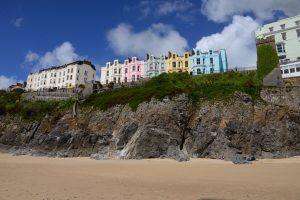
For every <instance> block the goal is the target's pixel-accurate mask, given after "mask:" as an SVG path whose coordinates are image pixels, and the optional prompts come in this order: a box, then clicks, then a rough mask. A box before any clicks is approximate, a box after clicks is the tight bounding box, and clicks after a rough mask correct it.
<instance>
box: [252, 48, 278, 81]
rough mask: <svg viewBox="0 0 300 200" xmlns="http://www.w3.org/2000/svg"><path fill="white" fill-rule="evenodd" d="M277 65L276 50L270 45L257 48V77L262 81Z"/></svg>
mask: <svg viewBox="0 0 300 200" xmlns="http://www.w3.org/2000/svg"><path fill="white" fill-rule="evenodd" d="M278 63H279V59H278V55H277V53H276V50H275V49H274V48H273V47H272V46H271V45H261V46H258V47H257V76H258V78H259V79H260V80H262V79H263V78H264V77H265V76H266V75H267V74H269V73H270V72H271V71H272V70H273V69H274V68H275V67H277V65H278Z"/></svg>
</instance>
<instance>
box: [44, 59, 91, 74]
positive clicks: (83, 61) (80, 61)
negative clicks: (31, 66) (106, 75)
mask: <svg viewBox="0 0 300 200" xmlns="http://www.w3.org/2000/svg"><path fill="white" fill-rule="evenodd" d="M76 64H77V65H83V64H86V65H89V66H91V68H93V70H96V67H95V66H94V65H93V64H92V63H91V62H90V61H88V60H78V61H75V62H72V63H68V64H64V65H60V66H53V67H49V68H47V69H41V70H40V71H39V73H41V72H43V71H50V70H55V69H62V68H65V67H67V66H69V65H76Z"/></svg>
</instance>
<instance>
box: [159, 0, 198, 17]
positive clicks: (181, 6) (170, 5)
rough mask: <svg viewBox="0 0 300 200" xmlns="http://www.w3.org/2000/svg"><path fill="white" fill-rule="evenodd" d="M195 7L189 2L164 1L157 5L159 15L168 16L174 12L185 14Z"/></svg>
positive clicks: (183, 0)
mask: <svg viewBox="0 0 300 200" xmlns="http://www.w3.org/2000/svg"><path fill="white" fill-rule="evenodd" d="M193 6H194V4H193V3H191V2H190V1H189V0H175V1H164V2H163V3H160V4H157V14H160V15H167V14H170V13H174V12H184V11H187V10H188V9H190V8H192V7H193Z"/></svg>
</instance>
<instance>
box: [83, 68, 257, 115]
mask: <svg viewBox="0 0 300 200" xmlns="http://www.w3.org/2000/svg"><path fill="white" fill-rule="evenodd" d="M260 89H261V81H260V80H259V79H257V76H256V73H255V72H248V73H241V72H229V73H224V74H211V75H203V76H191V75H189V74H187V73H173V74H161V75H160V76H158V77H154V78H152V79H151V80H149V81H148V82H146V83H145V84H144V85H141V86H136V87H132V88H120V89H116V90H112V91H108V92H105V93H101V94H94V95H92V96H90V97H89V98H88V99H87V100H86V101H85V102H84V106H94V107H96V108H99V109H101V110H106V109H108V108H110V107H113V106H115V105H118V104H123V105H124V104H129V106H130V107H131V108H132V109H133V110H135V109H136V108H137V107H138V105H139V104H140V103H142V102H145V101H150V100H151V98H153V97H154V98H156V99H158V100H162V99H163V98H164V97H166V96H168V97H170V98H172V97H174V96H176V95H177V94H181V93H187V94H188V95H189V97H190V99H191V101H192V102H193V103H197V102H198V101H199V100H200V99H203V100H217V99H219V100H222V99H226V98H230V97H231V95H232V94H233V93H234V92H235V91H241V92H245V93H247V94H250V95H251V96H252V98H253V99H254V100H255V99H257V98H259V92H260Z"/></svg>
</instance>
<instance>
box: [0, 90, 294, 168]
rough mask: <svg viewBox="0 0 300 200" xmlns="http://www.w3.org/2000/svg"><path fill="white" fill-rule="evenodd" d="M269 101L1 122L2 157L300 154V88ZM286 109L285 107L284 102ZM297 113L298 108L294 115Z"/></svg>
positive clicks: (180, 100) (180, 104)
mask: <svg viewBox="0 0 300 200" xmlns="http://www.w3.org/2000/svg"><path fill="white" fill-rule="evenodd" d="M264 90H265V91H262V97H263V98H264V100H265V101H266V102H262V101H255V102H254V101H252V99H251V96H249V95H247V94H244V93H241V92H235V93H234V94H233V96H232V98H231V99H230V100H228V101H206V102H201V104H200V105H199V106H197V107H196V106H193V105H192V104H191V103H190V100H189V98H188V96H187V95H185V94H182V95H179V96H177V97H175V98H173V99H169V98H167V97H166V98H165V99H164V100H163V101H158V100H156V99H154V98H152V100H151V101H150V102H144V103H142V104H140V105H139V106H138V108H137V109H136V110H135V111H133V110H132V109H131V108H130V107H129V106H128V105H125V106H124V105H118V106H115V107H112V108H110V109H108V110H106V111H99V110H89V111H86V110H80V108H79V112H78V113H77V116H76V117H75V118H74V117H73V116H72V111H68V112H64V113H60V114H56V115H54V116H46V117H44V119H42V120H41V121H34V122H32V121H25V120H23V119H21V118H20V117H18V116H0V150H1V151H6V152H11V153H15V154H16V155H23V154H29V155H34V156H52V157H53V156H55V157H56V156H58V157H74V156H90V157H91V158H93V159H101V160H103V159H143V158H170V159H175V160H178V161H187V160H189V158H213V159H224V160H231V161H233V162H234V163H249V162H252V161H253V160H255V159H260V158H283V157H289V156H295V155H300V110H299V109H296V107H297V106H298V108H299V107H300V106H299V105H298V101H299V99H300V97H299V94H300V92H298V91H299V88H297V87H294V88H290V89H288V90H287V88H273V89H270V88H269V89H268V88H265V89H264ZM280 102H281V103H280ZM292 108H293V109H292Z"/></svg>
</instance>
